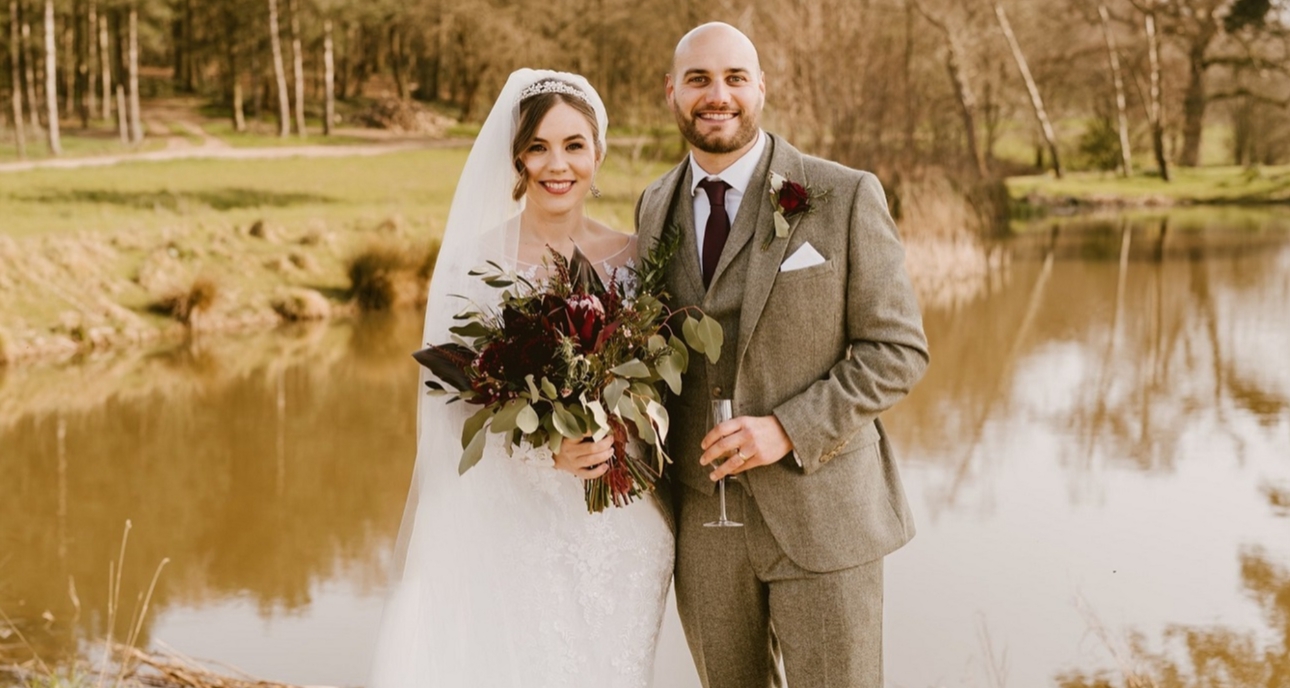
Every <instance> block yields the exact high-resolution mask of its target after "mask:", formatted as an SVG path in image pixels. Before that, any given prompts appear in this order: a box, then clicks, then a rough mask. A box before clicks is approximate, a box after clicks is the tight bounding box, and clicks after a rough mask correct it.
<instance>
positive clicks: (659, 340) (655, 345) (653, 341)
mask: <svg viewBox="0 0 1290 688" xmlns="http://www.w3.org/2000/svg"><path fill="white" fill-rule="evenodd" d="M646 346H647V347H648V348H649V352H650V353H654V352H656V351H658V350H659V349H662V348H663V347H665V346H667V340H666V339H663V335H658V334H656V335H654V336H652V337H650V338H649V342H648V344H647V345H646Z"/></svg>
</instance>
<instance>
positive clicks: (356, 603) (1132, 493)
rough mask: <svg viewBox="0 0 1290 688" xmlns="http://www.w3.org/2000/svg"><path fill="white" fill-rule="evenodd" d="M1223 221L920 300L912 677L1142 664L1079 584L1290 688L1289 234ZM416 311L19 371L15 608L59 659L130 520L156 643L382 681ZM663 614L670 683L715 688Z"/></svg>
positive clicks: (10, 452) (1181, 656) (1145, 642)
mask: <svg viewBox="0 0 1290 688" xmlns="http://www.w3.org/2000/svg"><path fill="white" fill-rule="evenodd" d="M1206 217H1208V216H1206ZM1223 217H1225V218H1226V219H1225V220H1222V222H1227V223H1229V224H1228V225H1225V227H1227V228H1225V229H1217V230H1216V229H1212V228H1211V229H1204V225H1206V224H1207V223H1210V222H1211V220H1209V219H1201V220H1197V219H1195V218H1192V219H1188V218H1187V217H1185V216H1176V215H1171V216H1170V217H1169V218H1168V220H1167V222H1163V221H1162V219H1161V218H1152V217H1145V218H1139V219H1130V220H1129V221H1122V220H1121V219H1120V218H1116V219H1113V220H1109V221H1103V220H1096V221H1094V224H1093V225H1091V226H1083V227H1081V226H1077V225H1076V223H1073V222H1071V221H1062V223H1060V224H1058V225H1057V226H1056V231H1055V232H1054V231H1053V227H1052V226H1051V225H1045V226H1044V227H1042V228H1041V229H1040V231H1037V232H1033V233H1030V234H1028V235H1027V237H1026V238H1024V239H1021V240H1019V241H1017V242H1015V243H1014V244H1013V245H1012V246H1011V248H1010V250H1011V251H1012V252H1013V256H1014V258H1013V260H1012V261H1011V262H1010V263H1009V268H1008V272H1007V274H1006V275H1001V276H998V277H997V278H996V279H994V280H992V281H991V286H990V290H989V291H988V292H987V293H985V294H983V295H982V297H981V298H979V299H977V300H975V301H972V302H969V303H965V304H960V305H958V306H957V307H956V308H953V309H946V310H931V311H929V312H927V313H926V327H927V331H928V337H929V340H930V341H931V344H932V347H933V352H932V354H933V360H934V364H933V366H932V367H931V369H930V370H929V372H928V375H927V378H926V379H925V380H924V381H923V383H922V384H921V385H920V386H919V387H918V388H917V390H916V391H915V393H914V394H913V395H912V396H911V397H910V398H909V399H908V400H907V401H906V402H904V403H903V404H901V405H900V406H899V407H898V408H897V409H895V410H894V411H893V412H892V413H890V414H889V417H888V418H887V421H888V422H887V427H888V429H889V430H890V431H891V433H892V436H893V441H894V442H896V444H897V445H898V446H899V448H900V450H901V452H900V455H901V457H902V459H903V461H904V463H905V471H904V477H905V480H906V484H907V487H908V489H909V491H910V494H911V499H912V501H913V505H914V508H915V512H916V517H917V520H918V523H919V536H918V537H917V538H915V540H914V541H913V543H911V545H910V546H908V547H907V548H905V549H904V550H902V551H901V552H899V553H897V555H895V556H893V557H892V558H891V559H890V560H889V562H890V563H889V565H888V568H887V580H888V596H887V619H888V621H887V637H886V641H885V646H886V648H887V650H886V652H887V667H888V668H887V673H888V676H889V684H890V685H892V686H900V687H910V688H913V687H922V686H932V685H937V686H942V685H944V686H949V685H956V686H983V685H996V684H997V683H998V682H999V680H1004V681H1005V682H1006V684H1007V685H1018V686H1038V685H1051V684H1053V683H1054V681H1057V678H1055V677H1059V676H1060V677H1061V678H1060V681H1059V682H1061V681H1064V682H1065V683H1064V685H1065V686H1068V687H1069V688H1076V687H1081V688H1090V687H1091V686H1099V685H1115V686H1119V685H1126V684H1125V681H1124V680H1123V679H1124V677H1123V676H1122V675H1121V674H1119V673H1116V669H1115V668H1116V667H1117V666H1118V665H1117V662H1116V658H1115V657H1114V656H1112V655H1111V653H1110V649H1109V648H1107V647H1106V646H1105V645H1104V644H1099V643H1097V642H1095V641H1093V640H1090V629H1089V624H1088V621H1087V620H1086V619H1085V618H1083V617H1082V616H1081V615H1080V613H1079V611H1078V608H1077V606H1076V605H1075V604H1074V603H1073V601H1072V600H1073V599H1074V598H1075V597H1077V596H1078V597H1082V598H1084V599H1087V600H1088V602H1089V604H1090V605H1091V606H1092V607H1093V608H1094V609H1096V610H1097V611H1098V613H1099V615H1100V616H1101V617H1102V618H1103V620H1104V622H1105V624H1106V626H1107V628H1109V629H1112V630H1113V631H1114V632H1116V633H1118V632H1119V631H1120V630H1122V629H1137V630H1138V631H1139V632H1140V636H1139V638H1140V642H1139V644H1138V645H1137V646H1136V647H1137V648H1138V654H1137V655H1136V656H1138V657H1140V658H1141V659H1142V666H1143V670H1144V671H1151V672H1154V673H1152V674H1151V675H1152V676H1153V677H1155V678H1156V680H1157V683H1158V684H1159V685H1161V686H1166V685H1178V686H1186V687H1187V688H1191V687H1192V686H1200V685H1209V684H1206V683H1203V682H1196V681H1200V680H1201V679H1199V678H1197V679H1196V681H1193V682H1190V683H1187V682H1183V683H1177V684H1168V683H1165V682H1163V681H1164V680H1165V679H1164V678H1161V677H1164V676H1166V675H1173V674H1170V672H1173V673H1174V674H1177V675H1178V676H1184V675H1186V674H1187V672H1189V671H1190V672H1192V673H1193V674H1195V675H1196V676H1200V675H1201V674H1200V673H1199V672H1202V671H1209V670H1210V668H1212V667H1222V668H1223V669H1222V670H1223V671H1226V672H1229V673H1230V674H1231V675H1237V674H1238V673H1239V675H1240V676H1244V677H1248V678H1249V681H1248V682H1246V683H1243V684H1241V683H1236V684H1232V685H1258V686H1264V687H1267V686H1275V685H1282V684H1278V683H1276V681H1277V680H1281V681H1284V678H1278V677H1284V676H1285V674H1284V673H1282V674H1276V673H1266V672H1265V673H1259V672H1260V671H1264V669H1265V668H1266V667H1274V668H1275V667H1284V666H1285V662H1286V660H1285V656H1286V650H1285V646H1286V642H1287V641H1286V637H1287V634H1286V629H1287V623H1290V622H1288V621H1287V619H1290V588H1288V586H1290V569H1288V568H1287V567H1290V551H1287V550H1286V549H1285V545H1284V533H1285V525H1286V520H1285V515H1286V513H1287V509H1288V508H1290V507H1288V506H1287V505H1290V465H1288V464H1287V463H1286V459H1287V457H1288V456H1290V356H1287V354H1286V352H1287V351H1290V321H1288V319H1287V318H1286V312H1287V305H1288V304H1290V248H1287V238H1288V237H1290V232H1287V231H1284V230H1282V229H1276V228H1275V224H1276V223H1277V222H1282V220H1280V219H1276V220H1275V222H1272V223H1269V224H1270V225H1273V226H1274V228H1273V229H1271V230H1268V229H1248V228H1247V229H1246V230H1242V232H1243V233H1234V232H1233V231H1231V228H1232V227H1236V226H1237V225H1239V224H1240V223H1241V222H1242V220H1240V218H1235V219H1234V218H1233V217H1230V216H1226V215H1224V216H1223ZM1287 224H1288V225H1290V223H1287ZM1162 235H1163V241H1162ZM1162 246H1163V248H1161V247H1162ZM419 330H420V323H419V322H416V319H415V318H412V319H403V320H398V319H389V320H372V321H367V322H364V323H360V324H357V325H343V326H333V327H314V328H302V329H298V330H289V331H287V332H279V333H272V334H267V335H262V336H254V337H244V338H221V339H218V340H210V341H201V342H196V343H193V344H192V345H189V346H182V347H176V348H174V349H172V350H169V351H163V352H151V353H125V354H118V355H113V356H105V357H90V358H87V359H85V360H83V361H80V362H78V363H77V364H75V365H69V366H61V367H41V368H15V369H11V370H6V369H4V368H0V608H3V609H4V610H5V611H6V612H7V613H9V614H10V615H11V616H13V617H15V618H16V619H17V620H18V623H19V624H20V626H21V628H22V629H23V630H24V632H26V633H27V634H28V637H30V638H31V639H32V640H33V642H34V643H35V644H36V645H37V646H38V649H39V651H40V652H41V653H42V655H44V656H45V657H46V659H54V658H57V657H59V656H68V655H69V654H70V653H72V652H74V650H75V648H76V647H77V645H76V643H77V641H78V640H79V639H84V638H95V637H100V636H101V635H102V634H103V633H104V632H105V631H106V624H107V621H106V619H105V616H104V613H105V610H106V608H107V585H106V581H107V572H108V566H109V562H111V561H114V560H115V559H116V557H117V553H118V549H119V546H120V537H121V530H122V526H123V524H124V522H125V520H126V519H130V520H131V521H132V523H133V526H134V528H133V531H132V533H131V536H130V538H131V540H130V549H129V551H128V553H127V557H126V566H125V580H124V581H123V585H122V589H123V593H124V594H123V595H122V597H123V602H122V604H123V608H124V615H125V616H127V617H128V614H129V611H130V609H131V606H132V604H133V600H134V596H135V594H136V593H137V592H138V591H140V590H142V589H143V588H144V587H145V586H146V584H147V582H148V579H149V578H150V577H151V575H152V572H153V569H154V568H155V567H156V565H157V563H158V561H160V560H161V559H162V558H163V557H169V558H170V559H171V564H170V565H169V566H168V567H167V570H166V572H165V574H164V575H163V577H162V582H161V585H160V586H159V589H158V594H157V598H156V600H155V602H154V605H153V608H152V609H153V612H152V615H151V617H150V618H149V620H148V622H147V623H146V624H145V627H144V628H145V630H144V634H145V637H144V639H143V641H142V642H144V643H147V642H149V641H151V640H153V639H154V638H155V639H157V640H165V641H167V642H169V643H170V644H172V645H175V646H176V647H179V648H180V649H181V650H184V651H185V652H188V653H189V654H195V655H198V656H202V657H206V658H210V659H215V660H221V661H227V662H232V663H234V664H237V665H239V666H241V667H242V668H246V669H250V670H251V671H252V672H253V673H256V674H259V675H263V676H266V677H268V678H273V679H278V680H286V681H294V682H299V683H323V684H330V685H353V684H357V683H359V682H361V681H362V680H363V677H364V673H365V670H366V662H367V657H368V653H369V652H370V647H369V643H370V632H371V629H372V628H373V627H374V626H375V623H376V617H377V615H378V614H379V608H380V603H381V591H382V589H383V585H384V582H385V578H384V575H385V569H384V567H385V561H384V558H385V557H386V556H387V553H388V551H389V547H390V543H391V542H392V540H393V537H394V532H395V530H396V529H397V526H398V520H399V517H400V514H401V510H402V503H403V498H404V494H405V491H406V485H407V480H408V477H409V474H410V471H411V463H412V456H413V437H414V426H415V403H416V395H417V394H418V393H419V390H418V389H417V388H416V383H415V364H413V363H412V361H411V359H410V358H409V357H408V356H407V353H408V352H409V351H411V350H412V349H414V348H416V346H417V345H418V343H419V342H418V341H417V340H418V336H419ZM1233 561H1236V562H1237V565H1236V566H1233V564H1232V562H1233ZM71 584H74V585H75V589H76V593H77V596H78V598H79V601H80V614H79V616H77V612H76V609H75V607H74V606H73V604H72V602H71V599H70V596H69V585H71ZM46 611H48V612H49V614H48V616H45V615H44V613H45V612H46ZM50 619H52V621H51V620H50ZM127 620H128V619H126V620H123V621H121V623H119V624H118V628H117V629H116V631H117V634H118V636H119V635H120V634H121V633H122V631H123V630H124V624H125V621H127ZM671 633H672V635H670V636H669V638H670V640H669V641H668V642H671V643H672V645H670V646H668V647H666V648H664V649H663V650H661V651H660V671H661V672H663V673H664V674H666V675H668V676H670V678H668V679H665V680H662V681H661V682H660V683H659V685H660V686H667V688H673V687H682V688H683V687H687V686H693V685H697V684H696V683H695V682H694V681H693V678H692V673H688V672H691V671H692V670H690V669H689V668H688V661H689V660H688V657H687V655H686V653H685V650H684V647H683V646H682V645H680V644H679V640H678V636H677V635H676V634H675V629H674V628H673V629H672V630H671ZM983 636H984V637H986V638H988V639H989V642H985V641H983V640H982V637H983ZM1117 637H1118V636H1117ZM1126 647H1130V649H1131V647H1134V646H1126ZM1121 650H1123V648H1121ZM24 652H25V650H23V649H22V648H20V647H18V646H17V645H15V644H14V643H13V641H12V639H5V638H0V657H3V656H4V655H5V654H6V653H7V654H8V655H10V656H15V655H23V653H24ZM1005 655H1006V658H1007V659H1006V661H1005V660H1004V659H1003V657H1004V656H1005ZM23 656H24V657H25V655H23ZM1225 658H1226V659H1225ZM1153 662H1154V663H1153ZM1170 662H1172V663H1173V664H1169V663H1170ZM1277 662H1280V664H1277ZM1207 667H1209V668H1207ZM1261 667H1263V668H1261ZM1215 670H1217V669H1215ZM1278 670H1279V671H1283V669H1278ZM1268 671H1271V670H1270V669H1269V670H1268ZM668 672H670V673H668ZM1241 672H1244V673H1241ZM1179 680H1184V679H1179ZM1185 680H1187V681H1190V680H1191V679H1185ZM1242 680H1245V679H1242ZM1099 682H1101V683H1099ZM1107 682H1109V683H1107Z"/></svg>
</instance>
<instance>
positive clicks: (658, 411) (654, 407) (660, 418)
mask: <svg viewBox="0 0 1290 688" xmlns="http://www.w3.org/2000/svg"><path fill="white" fill-rule="evenodd" d="M645 413H646V414H648V415H649V418H650V420H652V421H654V428H655V429H656V430H657V431H658V437H659V439H660V440H665V439H667V429H668V425H669V420H670V419H669V418H668V415H667V409H666V408H664V406H663V405H662V404H660V403H658V402H657V401H654V400H653V399H650V400H648V401H646V402H645ZM660 444H661V442H660Z"/></svg>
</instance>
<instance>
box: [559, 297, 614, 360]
mask: <svg viewBox="0 0 1290 688" xmlns="http://www.w3.org/2000/svg"><path fill="white" fill-rule="evenodd" d="M564 313H565V317H566V318H567V319H568V323H569V334H570V335H572V336H576V337H577V338H578V344H579V348H580V350H581V351H582V352H583V353H587V352H589V351H591V350H593V349H594V348H595V346H596V341H597V339H598V338H599V337H600V331H601V330H602V329H604V327H605V307H604V305H602V304H601V303H600V299H598V298H596V297H595V296H592V295H590V294H574V295H572V296H570V297H569V300H568V301H566V302H565V309H564Z"/></svg>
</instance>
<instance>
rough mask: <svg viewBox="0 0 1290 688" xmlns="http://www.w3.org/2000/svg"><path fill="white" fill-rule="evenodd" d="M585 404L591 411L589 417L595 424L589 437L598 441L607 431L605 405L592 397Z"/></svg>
mask: <svg viewBox="0 0 1290 688" xmlns="http://www.w3.org/2000/svg"><path fill="white" fill-rule="evenodd" d="M586 404H587V410H588V411H590V412H591V419H592V421H594V422H595V424H596V427H595V429H594V430H593V433H592V436H591V438H592V439H594V440H596V441H597V442H599V441H600V440H602V439H604V437H605V435H606V434H608V433H609V414H608V413H607V412H606V411H605V407H604V406H601V405H600V402H599V401H596V400H594V399H593V400H591V401H588V402H586Z"/></svg>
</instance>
